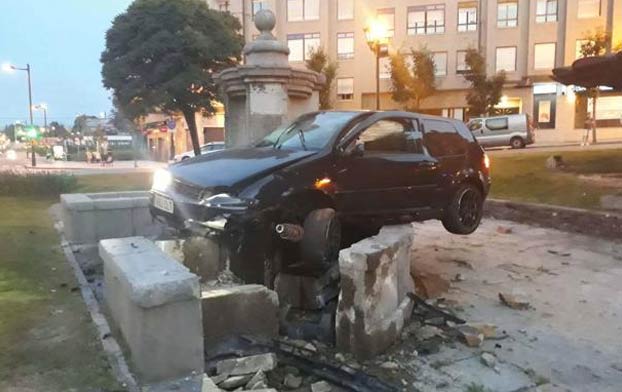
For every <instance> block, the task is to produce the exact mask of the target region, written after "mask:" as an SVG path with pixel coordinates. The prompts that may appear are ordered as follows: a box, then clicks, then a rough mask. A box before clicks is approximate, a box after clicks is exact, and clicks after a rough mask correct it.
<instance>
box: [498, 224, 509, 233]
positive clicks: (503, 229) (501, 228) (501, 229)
mask: <svg viewBox="0 0 622 392" xmlns="http://www.w3.org/2000/svg"><path fill="white" fill-rule="evenodd" d="M497 233H499V234H512V228H511V227H507V226H497Z"/></svg>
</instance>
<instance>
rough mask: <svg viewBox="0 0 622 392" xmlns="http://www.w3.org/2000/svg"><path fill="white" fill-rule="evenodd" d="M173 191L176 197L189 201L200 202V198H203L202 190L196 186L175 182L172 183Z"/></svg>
mask: <svg viewBox="0 0 622 392" xmlns="http://www.w3.org/2000/svg"><path fill="white" fill-rule="evenodd" d="M173 190H174V191H175V193H177V194H178V195H181V196H184V197H186V198H188V199H191V200H201V197H203V188H201V187H199V186H197V185H192V184H187V183H185V182H181V181H179V180H175V182H174V183H173Z"/></svg>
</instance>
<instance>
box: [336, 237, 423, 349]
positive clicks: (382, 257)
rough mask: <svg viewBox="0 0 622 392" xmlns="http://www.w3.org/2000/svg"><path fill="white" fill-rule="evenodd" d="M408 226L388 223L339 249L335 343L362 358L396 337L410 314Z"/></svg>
mask: <svg viewBox="0 0 622 392" xmlns="http://www.w3.org/2000/svg"><path fill="white" fill-rule="evenodd" d="M413 237H414V229H413V226H412V225H400V226H387V227H383V228H382V229H381V230H380V232H379V233H378V234H377V235H376V236H373V237H370V238H366V239H364V240H362V241H360V242H357V243H355V244H353V245H352V246H351V247H350V248H347V249H343V250H342V251H341V252H340V254H339V272H340V275H341V292H340V294H339V304H338V307H337V315H336V343H337V348H338V349H340V350H343V351H346V352H350V353H352V354H354V355H355V356H356V357H357V358H358V359H365V358H369V357H372V356H375V355H376V354H379V353H381V352H382V351H384V350H385V349H386V348H388V347H389V346H390V345H391V344H393V342H395V341H396V340H397V339H398V338H399V336H400V334H401V331H402V328H403V327H404V321H405V320H407V319H408V318H409V317H410V314H411V312H412V307H413V303H412V300H411V299H410V298H409V297H408V296H407V294H408V293H410V292H413V291H414V282H413V280H412V278H411V276H410V259H411V248H412V243H413Z"/></svg>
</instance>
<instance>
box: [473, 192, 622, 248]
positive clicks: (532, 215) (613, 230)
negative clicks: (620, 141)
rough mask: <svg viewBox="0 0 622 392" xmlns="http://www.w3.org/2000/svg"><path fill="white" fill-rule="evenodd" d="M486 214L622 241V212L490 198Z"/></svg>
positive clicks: (486, 204)
mask: <svg viewBox="0 0 622 392" xmlns="http://www.w3.org/2000/svg"><path fill="white" fill-rule="evenodd" d="M484 214H485V215H487V216H490V217H493V218H497V219H506V220H511V221H515V222H520V223H528V224H532V225H536V226H541V227H548V228H553V229H557V230H562V231H568V232H572V233H578V234H584V235H589V236H592V237H599V238H603V239H608V240H613V241H616V242H622V214H620V213H616V212H606V211H593V210H586V209H582V208H573V207H563V206H555V205H548V204H538V203H523V202H515V201H510V200H499V199H487V200H486V202H485V204H484Z"/></svg>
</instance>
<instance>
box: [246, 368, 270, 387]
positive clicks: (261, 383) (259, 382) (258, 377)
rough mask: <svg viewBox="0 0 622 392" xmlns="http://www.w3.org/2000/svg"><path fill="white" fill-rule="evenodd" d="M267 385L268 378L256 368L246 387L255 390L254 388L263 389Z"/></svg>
mask: <svg viewBox="0 0 622 392" xmlns="http://www.w3.org/2000/svg"><path fill="white" fill-rule="evenodd" d="M267 387H268V378H267V377H266V374H265V373H264V372H263V371H261V370H258V371H257V373H255V375H254V376H253V378H251V379H250V380H249V381H248V383H247V384H246V389H248V390H255V389H265V388H267Z"/></svg>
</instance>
